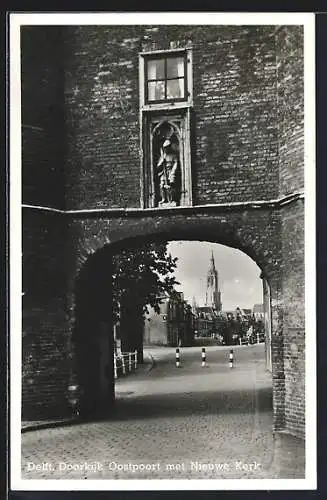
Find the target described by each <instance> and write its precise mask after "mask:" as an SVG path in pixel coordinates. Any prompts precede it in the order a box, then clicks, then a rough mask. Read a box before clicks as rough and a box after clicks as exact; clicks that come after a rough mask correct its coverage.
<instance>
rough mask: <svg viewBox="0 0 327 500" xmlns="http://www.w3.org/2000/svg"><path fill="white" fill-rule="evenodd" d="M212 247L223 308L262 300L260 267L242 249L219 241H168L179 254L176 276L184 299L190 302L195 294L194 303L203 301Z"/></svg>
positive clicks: (171, 250)
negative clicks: (221, 243)
mask: <svg viewBox="0 0 327 500" xmlns="http://www.w3.org/2000/svg"><path fill="white" fill-rule="evenodd" d="M211 251H213V256H214V259H215V265H216V269H217V271H218V286H219V288H220V291H221V301H222V308H223V310H225V311H226V310H233V309H235V308H236V307H240V308H241V309H242V308H251V309H252V308H253V305H254V304H262V280H261V279H260V272H261V271H260V268H259V267H258V266H257V264H256V263H255V262H254V261H253V260H252V259H251V258H250V257H248V256H247V255H246V254H245V253H243V252H241V251H240V250H236V249H234V248H230V247H227V246H224V245H219V244H218V243H209V242H202V241H171V242H170V243H169V244H168V252H170V253H171V254H172V256H173V257H178V261H177V270H176V271H175V276H176V279H177V281H179V282H180V283H181V285H180V286H176V289H177V290H179V291H182V292H184V299H185V300H187V301H188V302H189V303H190V304H192V299H193V296H195V298H196V301H197V304H198V305H200V306H201V305H204V301H205V293H206V277H207V272H208V269H209V264H210V258H211Z"/></svg>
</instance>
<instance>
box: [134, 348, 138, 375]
mask: <svg viewBox="0 0 327 500" xmlns="http://www.w3.org/2000/svg"><path fill="white" fill-rule="evenodd" d="M134 368H135V370H136V368H137V349H135V351H134Z"/></svg>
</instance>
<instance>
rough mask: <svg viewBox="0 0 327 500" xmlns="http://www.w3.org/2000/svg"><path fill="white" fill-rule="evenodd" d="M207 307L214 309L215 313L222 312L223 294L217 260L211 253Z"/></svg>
mask: <svg viewBox="0 0 327 500" xmlns="http://www.w3.org/2000/svg"><path fill="white" fill-rule="evenodd" d="M206 306H208V307H212V308H213V309H214V310H215V311H217V312H218V311H221V308H222V305H221V293H220V290H219V287H218V272H217V270H216V266H215V259H214V256H213V252H212V251H211V259H210V265H209V270H208V274H207V291H206Z"/></svg>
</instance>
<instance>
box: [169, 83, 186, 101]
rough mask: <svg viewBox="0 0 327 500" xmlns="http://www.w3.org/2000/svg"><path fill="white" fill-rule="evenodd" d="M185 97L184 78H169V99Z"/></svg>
mask: <svg viewBox="0 0 327 500" xmlns="http://www.w3.org/2000/svg"><path fill="white" fill-rule="evenodd" d="M183 98H184V78H179V79H178V80H167V99H183Z"/></svg>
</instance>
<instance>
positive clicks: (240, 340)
mask: <svg viewBox="0 0 327 500" xmlns="http://www.w3.org/2000/svg"><path fill="white" fill-rule="evenodd" d="M239 342H240V345H242V339H241V337H240V338H239Z"/></svg>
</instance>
